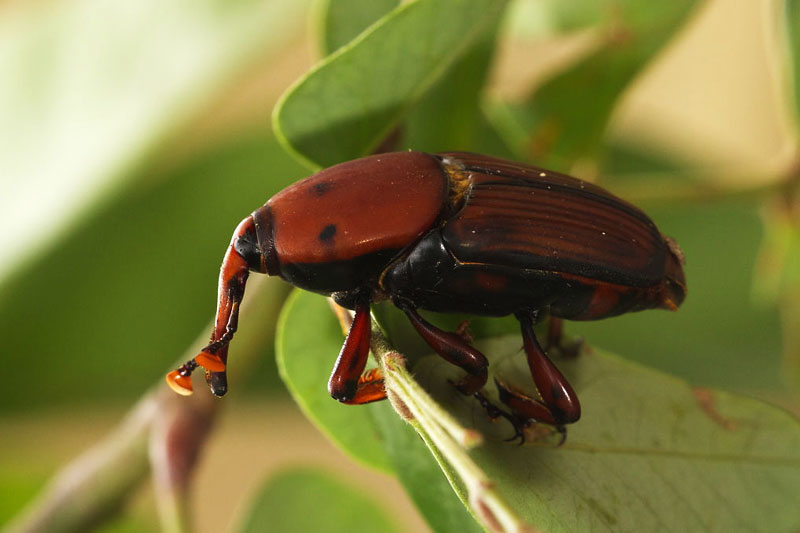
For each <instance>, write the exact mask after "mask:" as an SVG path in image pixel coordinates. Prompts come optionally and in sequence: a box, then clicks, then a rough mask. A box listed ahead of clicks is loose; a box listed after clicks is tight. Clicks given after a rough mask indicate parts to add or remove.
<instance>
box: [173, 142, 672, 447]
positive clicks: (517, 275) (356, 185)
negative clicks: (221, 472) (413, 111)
mask: <svg viewBox="0 0 800 533" xmlns="http://www.w3.org/2000/svg"><path fill="white" fill-rule="evenodd" d="M682 264H683V255H682V252H681V251H680V248H678V246H677V244H676V243H675V242H674V241H673V240H672V239H670V238H668V237H664V236H663V235H662V234H661V233H660V232H659V230H658V228H656V226H655V224H654V223H653V222H652V221H651V220H650V219H649V218H648V217H647V215H645V214H644V213H643V212H642V211H640V210H639V209H638V208H636V207H634V206H633V205H631V204H629V203H627V202H625V201H623V200H621V199H619V198H617V197H616V196H614V195H612V194H611V193H609V192H607V191H605V190H604V189H601V188H600V187H597V186H596V185H592V184H591V183H586V182H584V181H581V180H578V179H575V178H571V177H569V176H565V175H563V174H558V173H556V172H551V171H548V170H544V169H540V168H536V167H532V166H528V165H524V164H521V163H514V162H511V161H505V160H501V159H496V158H493V157H487V156H482V155H477V154H470V153H460V152H450V153H441V154H426V153H421V152H397V153H387V154H380V155H374V156H371V157H365V158H363V159H358V160H355V161H350V162H347V163H342V164H340V165H336V166H334V167H331V168H329V169H326V170H323V171H321V172H319V173H317V174H315V175H313V176H311V177H309V178H307V179H304V180H302V181H300V182H298V183H296V184H294V185H292V186H290V187H288V188H287V189H285V190H283V191H282V192H280V193H278V194H277V195H275V196H274V197H273V198H272V199H270V200H269V201H268V202H267V203H266V204H265V205H264V206H262V207H260V208H258V209H257V210H256V211H255V212H253V214H252V215H250V216H248V217H247V218H246V219H244V220H243V221H242V222H241V223H240V224H239V226H238V227H237V228H236V231H235V232H234V234H233V238H232V240H231V243H230V246H229V247H228V250H227V253H226V254H225V258H224V260H223V263H222V268H221V273H220V280H219V301H218V307H217V318H216V325H215V328H214V332H213V334H212V336H211V343H210V344H209V345H208V346H207V347H206V348H204V349H203V351H202V352H201V353H200V354H199V355H198V356H197V357H195V358H194V359H192V360H191V361H189V362H187V363H186V364H185V365H183V366H181V367H180V368H179V369H178V370H175V371H173V372H171V373H170V374H169V375H168V377H167V381H168V383H169V384H170V386H171V387H172V388H173V389H175V390H176V391H177V392H179V393H182V394H189V393H191V390H192V384H191V378H190V374H191V372H192V371H193V370H194V369H195V368H197V366H202V367H204V369H205V371H206V380H207V381H208V383H209V385H210V387H211V390H212V392H213V393H214V394H216V395H218V396H221V395H223V394H225V392H226V390H227V381H226V376H225V365H226V361H227V348H228V343H229V342H230V341H231V339H232V338H233V334H234V332H235V331H236V325H237V317H238V311H239V303H240V302H241V300H242V296H243V295H244V288H245V282H246V280H247V276H248V274H249V272H250V271H251V270H253V271H256V272H260V273H265V274H269V275H272V276H280V277H282V278H283V279H285V280H287V281H289V282H290V283H292V284H293V285H296V286H298V287H301V288H303V289H307V290H310V291H314V292H318V293H322V294H327V295H332V296H333V297H334V299H335V300H336V301H337V302H338V303H340V304H341V305H344V306H345V307H348V308H350V309H354V310H355V318H354V321H353V324H352V327H351V329H350V333H349V334H348V335H347V338H346V340H345V343H344V346H343V347H342V351H341V353H340V354H339V358H338V360H337V362H336V365H335V367H334V371H333V374H332V376H331V379H330V382H329V384H328V385H329V390H330V393H331V396H333V397H334V398H335V399H337V400H339V401H341V402H344V403H349V404H361V403H367V402H371V401H376V400H381V399H383V398H385V391H384V389H383V381H382V378H381V377H380V375H378V374H377V373H374V372H373V373H370V374H368V375H366V376H362V373H363V372H364V368H365V365H366V362H367V355H368V352H369V337H370V318H369V310H370V304H371V303H372V302H375V301H378V300H382V299H390V300H391V301H392V302H393V303H394V304H395V305H396V306H397V307H399V308H400V309H401V310H403V311H404V312H405V313H406V315H407V316H408V317H409V319H410V321H411V323H412V325H413V326H414V328H415V329H416V330H417V331H418V332H419V333H420V335H421V336H422V337H423V338H424V339H425V341H426V342H427V343H428V344H429V345H430V346H431V348H433V350H434V351H436V352H437V353H439V354H440V355H441V356H442V357H443V358H445V359H446V360H447V361H449V362H451V363H453V364H455V365H458V366H459V367H461V368H462V369H464V370H465V371H466V376H465V377H464V378H463V379H462V380H461V381H460V382H459V383H458V384H457V386H458V388H459V390H460V391H461V392H463V393H464V394H472V395H476V397H478V398H479V399H480V400H481V403H482V404H484V405H487V404H488V402H487V401H486V399H485V397H484V396H483V395H482V393H481V389H482V388H483V386H484V385H485V384H486V381H487V368H488V361H487V360H486V357H485V356H484V355H483V354H482V353H480V352H479V351H478V350H476V349H475V348H473V347H472V346H471V345H470V344H469V343H468V342H467V341H466V340H465V339H464V338H462V336H460V335H457V334H454V333H448V332H445V331H442V330H440V329H438V328H436V327H435V326H433V325H432V324H430V323H429V322H427V321H426V320H425V319H423V318H422V317H421V316H420V315H419V314H418V313H417V310H418V309H427V310H432V311H442V312H466V313H471V314H475V315H484V316H504V315H509V314H512V313H513V314H514V315H515V316H516V317H517V318H518V320H519V322H520V326H521V329H522V336H523V340H524V348H525V352H526V355H527V359H528V363H529V366H530V369H531V373H532V376H533V381H534V383H535V385H536V388H537V389H538V393H539V396H540V398H533V397H530V396H527V395H525V394H523V393H521V392H519V391H516V390H511V389H510V388H509V387H507V386H505V385H503V384H502V383H498V389H499V392H500V399H501V400H502V401H503V402H504V403H505V404H506V405H507V406H508V407H509V409H510V411H511V414H510V415H505V413H504V416H507V417H508V418H509V419H510V420H512V422H514V423H515V427H517V428H519V425H525V424H527V423H530V422H531V421H538V422H545V423H548V424H552V425H555V426H556V427H557V428H559V429H560V430H561V431H562V432H563V426H564V424H569V423H572V422H575V421H576V420H578V418H579V417H580V404H579V402H578V398H577V396H576V395H575V392H574V391H573V390H572V387H571V386H570V384H569V383H568V382H567V380H566V379H565V378H564V376H563V375H562V374H561V373H560V372H559V371H558V369H557V368H556V367H555V365H554V364H553V363H552V362H551V361H550V360H549V358H548V357H547V355H546V354H545V350H544V349H543V348H542V347H541V345H540V344H539V342H538V340H537V338H536V335H535V334H534V331H533V324H534V323H535V322H536V321H537V319H539V318H541V317H543V316H546V315H549V316H550V317H552V319H553V327H551V335H549V337H550V338H549V339H548V346H550V345H552V344H553V343H557V342H558V341H559V337H560V335H559V332H560V328H559V327H558V325H559V324H560V322H559V321H560V319H562V318H566V319H570V320H596V319H600V318H606V317H610V316H615V315H619V314H621V313H627V312H630V311H639V310H643V309H651V308H662V309H669V310H675V309H677V308H678V306H679V305H680V304H681V302H683V299H684V297H685V295H686V281H685V277H684V274H683V268H682ZM487 409H488V410H489V411H490V414H494V416H496V413H497V412H499V410H498V409H497V408H495V407H494V406H491V404H488V407H487Z"/></svg>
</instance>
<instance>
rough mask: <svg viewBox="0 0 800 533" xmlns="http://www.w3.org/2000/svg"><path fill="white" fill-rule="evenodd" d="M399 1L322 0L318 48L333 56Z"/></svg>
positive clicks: (324, 54) (323, 54)
mask: <svg viewBox="0 0 800 533" xmlns="http://www.w3.org/2000/svg"><path fill="white" fill-rule="evenodd" d="M399 3H400V2H399V0H370V1H369V2H364V1H363V0H323V1H321V2H320V6H319V27H320V36H319V46H320V50H321V52H322V56H323V57H324V56H326V55H328V54H331V53H333V52H334V51H336V50H338V49H339V48H341V47H342V46H344V45H346V44H347V43H349V42H350V41H352V40H353V39H354V38H355V37H356V36H358V34H360V33H361V32H363V31H364V30H365V29H366V28H367V27H369V26H370V25H372V24H373V23H374V22H375V21H376V20H378V19H380V18H381V17H383V16H384V15H386V14H387V13H389V12H390V11H391V10H392V9H394V8H396V7H397V6H398V5H399Z"/></svg>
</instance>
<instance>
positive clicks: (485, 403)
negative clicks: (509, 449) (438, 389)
mask: <svg viewBox="0 0 800 533" xmlns="http://www.w3.org/2000/svg"><path fill="white" fill-rule="evenodd" d="M450 384H451V385H455V383H453V382H452V381H451V382H450ZM472 396H473V397H474V398H475V399H476V400H478V403H480V404H481V407H483V409H484V410H485V411H486V414H487V415H488V417H489V419H490V420H491V421H492V422H496V421H497V419H498V418H505V419H506V420H508V422H509V423H510V424H511V426H512V427H513V428H514V435H512V436H511V438H508V439H504V440H505V442H512V441H515V440H517V439H520V445H522V444H523V443H524V442H525V431H524V430H525V422H523V421H521V420H520V419H519V418H517V417H516V416H514V415H513V414H512V413H509V412H507V411H504V410H503V409H500V408H499V407H497V406H496V405H495V404H493V403H492V402H491V401H490V400H489V399H488V398H487V397H486V396H484V395H483V393H482V392H480V391H478V392H475V393H473V394H472Z"/></svg>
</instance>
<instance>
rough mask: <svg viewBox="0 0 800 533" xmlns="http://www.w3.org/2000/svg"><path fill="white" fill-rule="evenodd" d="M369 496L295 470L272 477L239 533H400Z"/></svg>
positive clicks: (330, 477) (373, 496) (327, 477)
mask: <svg viewBox="0 0 800 533" xmlns="http://www.w3.org/2000/svg"><path fill="white" fill-rule="evenodd" d="M376 496H379V495H376V494H367V493H365V492H364V491H362V490H360V489H359V488H357V487H354V486H352V485H351V484H350V483H347V482H346V481H345V480H343V479H340V478H339V477H337V476H334V475H333V474H329V473H326V472H322V471H318V470H313V469H311V468H296V469H292V470H286V471H283V472H280V473H278V474H276V475H275V476H273V477H271V478H270V479H268V480H267V481H266V483H265V484H264V485H263V486H262V487H261V489H260V491H258V493H257V494H256V495H255V498H254V500H253V502H252V504H251V507H250V509H249V512H248V514H247V517H246V518H245V520H244V523H243V525H242V527H241V528H240V529H239V531H240V533H259V532H262V531H270V532H275V533H295V532H297V533H307V532H309V531H324V532H325V533H352V532H353V531H381V532H386V533H398V532H399V531H401V529H400V527H399V525H398V524H397V522H396V521H395V520H394V519H393V518H392V517H391V516H390V515H389V514H388V513H387V512H386V511H385V510H384V509H383V508H382V505H381V502H380V499H379V498H378V497H376Z"/></svg>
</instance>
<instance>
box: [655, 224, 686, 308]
mask: <svg viewBox="0 0 800 533" xmlns="http://www.w3.org/2000/svg"><path fill="white" fill-rule="evenodd" d="M664 241H665V242H666V243H667V249H668V255H667V266H666V269H665V276H664V282H663V283H662V285H661V302H662V306H663V307H664V308H666V309H669V310H671V311H675V310H676V309H678V307H679V306H680V305H681V304H682V303H683V300H684V299H686V276H685V275H684V273H683V265H684V264H685V263H686V259H685V257H684V255H683V250H681V247H680V246H678V243H677V242H675V240H674V239H672V237H664Z"/></svg>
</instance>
